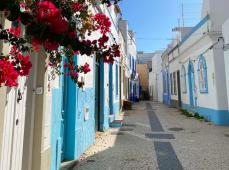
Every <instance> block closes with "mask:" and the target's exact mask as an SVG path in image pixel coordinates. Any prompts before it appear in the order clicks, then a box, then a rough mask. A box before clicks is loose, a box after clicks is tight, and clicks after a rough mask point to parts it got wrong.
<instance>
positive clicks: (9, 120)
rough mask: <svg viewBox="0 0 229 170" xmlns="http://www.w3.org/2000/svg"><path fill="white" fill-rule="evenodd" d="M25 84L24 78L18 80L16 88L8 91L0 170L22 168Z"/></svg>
mask: <svg viewBox="0 0 229 170" xmlns="http://www.w3.org/2000/svg"><path fill="white" fill-rule="evenodd" d="M25 82H26V78H25V77H24V78H20V79H19V86H18V88H11V89H9V90H8V94H7V100H6V106H5V113H4V126H3V142H2V153H1V162H0V170H21V167H22V155H23V141H24V125H25V107H26V93H27V87H26V85H25Z"/></svg>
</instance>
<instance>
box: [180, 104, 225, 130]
mask: <svg viewBox="0 0 229 170" xmlns="http://www.w3.org/2000/svg"><path fill="white" fill-rule="evenodd" d="M182 108H183V109H186V110H188V111H191V112H197V113H199V115H201V116H203V117H204V118H206V119H207V120H209V121H211V122H213V123H214V124H215V125H221V126H223V125H229V111H228V110H214V109H209V108H203V107H191V105H188V104H182Z"/></svg>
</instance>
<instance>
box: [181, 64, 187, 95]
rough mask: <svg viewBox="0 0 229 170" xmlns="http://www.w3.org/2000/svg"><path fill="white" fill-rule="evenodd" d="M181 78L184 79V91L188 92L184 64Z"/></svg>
mask: <svg viewBox="0 0 229 170" xmlns="http://www.w3.org/2000/svg"><path fill="white" fill-rule="evenodd" d="M181 79H182V93H187V82H186V70H185V66H184V65H182V68H181Z"/></svg>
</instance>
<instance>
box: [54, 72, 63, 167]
mask: <svg viewBox="0 0 229 170" xmlns="http://www.w3.org/2000/svg"><path fill="white" fill-rule="evenodd" d="M65 103H66V78H65V77H64V76H62V77H61V78H60V82H59V88H55V89H53V91H52V129H51V132H52V133H51V152H52V157H51V158H52V161H51V170H59V167H60V164H61V161H63V160H64V150H65V109H66V107H65Z"/></svg>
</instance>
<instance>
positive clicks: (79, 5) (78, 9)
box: [72, 2, 83, 12]
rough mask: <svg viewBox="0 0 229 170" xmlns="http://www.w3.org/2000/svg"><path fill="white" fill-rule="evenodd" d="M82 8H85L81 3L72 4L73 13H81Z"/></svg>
mask: <svg viewBox="0 0 229 170" xmlns="http://www.w3.org/2000/svg"><path fill="white" fill-rule="evenodd" d="M82 8H83V6H82V5H81V4H80V3H79V2H74V3H73V4H72V10H73V12H79V11H81V9H82Z"/></svg>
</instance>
